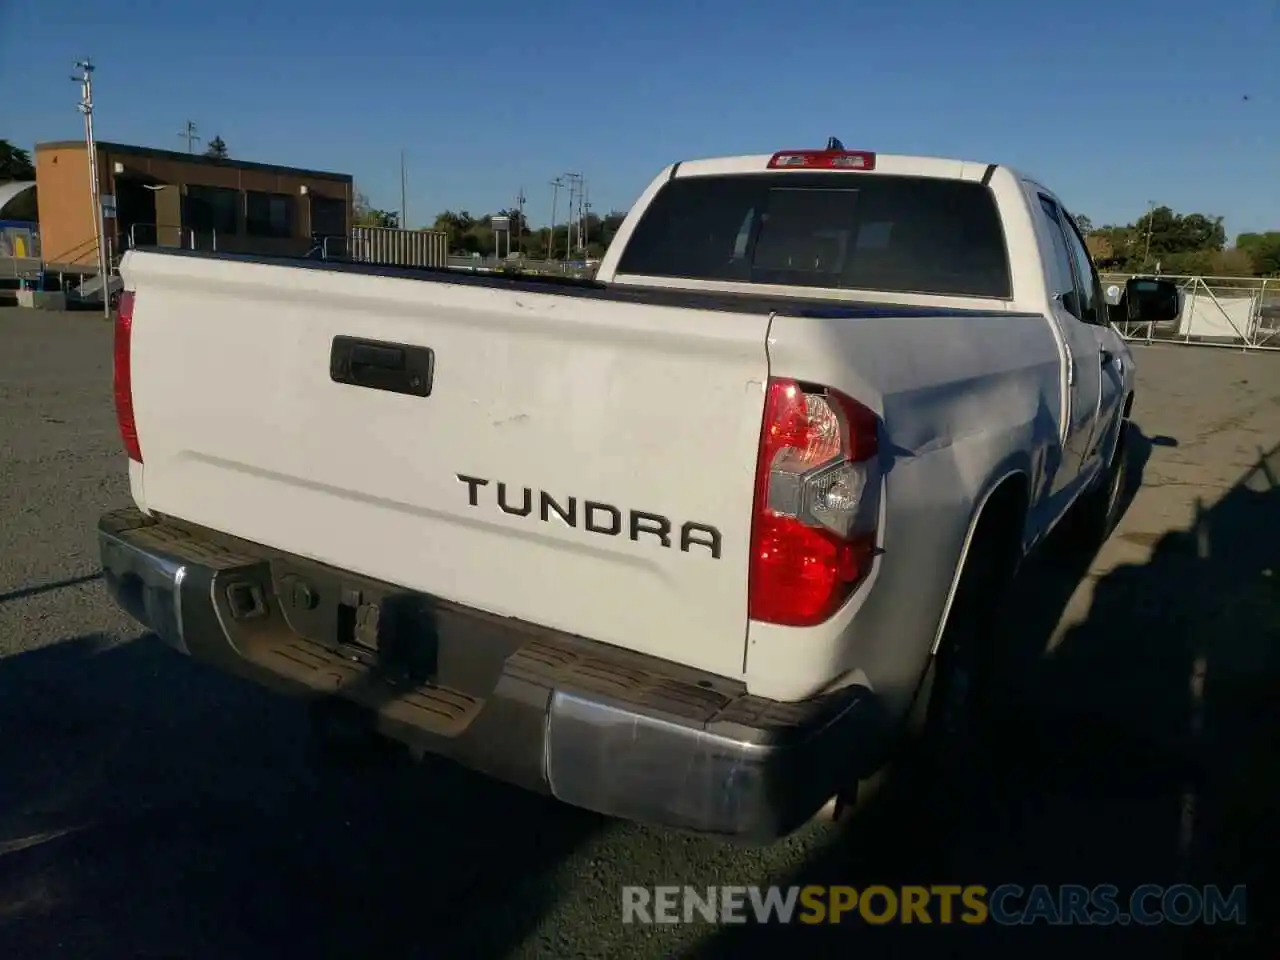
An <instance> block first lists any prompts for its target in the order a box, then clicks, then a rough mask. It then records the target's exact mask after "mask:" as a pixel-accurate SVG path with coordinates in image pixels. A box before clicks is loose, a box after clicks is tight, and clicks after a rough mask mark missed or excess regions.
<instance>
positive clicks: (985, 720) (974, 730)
mask: <svg viewBox="0 0 1280 960" xmlns="http://www.w3.org/2000/svg"><path fill="white" fill-rule="evenodd" d="M1005 519H1006V518H1004V517H1000V516H994V517H992V520H991V522H990V523H984V524H983V525H982V526H980V528H979V529H978V531H977V532H976V534H975V536H974V542H973V546H972V547H971V548H970V551H969V555H968V556H967V557H966V558H965V565H964V570H963V571H962V572H961V575H960V583H959V584H958V585H957V587H956V595H955V598H954V600H953V601H952V604H951V610H950V612H949V613H948V615H947V625H946V627H945V628H944V629H943V634H942V640H941V642H940V643H939V645H938V652H937V653H936V654H935V655H934V657H933V659H932V661H931V662H930V664H929V668H928V670H927V671H926V672H925V676H924V679H923V680H922V681H921V684H920V688H919V690H918V691H917V693H916V699H915V703H914V705H913V707H912V711H911V715H910V717H909V720H908V730H907V734H908V736H907V743H906V745H905V746H906V748H907V751H908V754H909V757H908V767H909V768H910V769H911V770H912V771H913V772H914V773H918V774H925V775H927V776H929V777H930V778H933V777H936V776H937V775H939V774H942V775H944V776H951V775H955V774H958V773H961V772H963V771H965V770H967V769H968V768H969V766H970V765H971V763H972V761H973V760H974V759H975V757H976V756H977V754H978V753H979V751H980V748H981V747H982V745H983V743H984V742H985V741H986V740H987V739H988V734H989V733H990V732H991V728H992V724H993V716H994V708H995V704H996V701H997V685H998V680H999V678H998V675H997V672H996V663H997V654H998V640H997V638H996V636H995V632H996V627H997V624H998V616H999V610H1000V606H1001V602H1002V601H1003V599H1004V596H1005V593H1006V591H1007V589H1008V587H1009V584H1010V583H1011V582H1012V580H1013V576H1014V574H1015V572H1016V570H1017V560H1018V549H1017V547H1018V541H1017V539H1016V537H1015V535H1014V533H1013V532H1012V531H1011V530H1010V529H1009V527H1008V526H1007V525H1005V523H1004V521H1005ZM1015 529H1016V528H1015Z"/></svg>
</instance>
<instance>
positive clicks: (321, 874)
mask: <svg viewBox="0 0 1280 960" xmlns="http://www.w3.org/2000/svg"><path fill="white" fill-rule="evenodd" d="M1137 358H1138V361H1139V365H1140V389H1139V394H1138V403H1137V407H1136V410H1135V422H1136V424H1137V426H1138V428H1139V432H1138V435H1137V443H1135V449H1134V453H1133V457H1132V466H1133V475H1132V480H1133V482H1134V484H1135V486H1136V491H1133V492H1131V496H1132V502H1131V503H1130V505H1129V508H1128V511H1127V513H1126V515H1125V518H1124V520H1123V521H1122V524H1121V527H1120V529H1119V530H1118V531H1117V533H1116V535H1115V536H1113V538H1112V539H1111V541H1109V543H1108V544H1107V545H1106V547H1104V549H1103V550H1102V552H1101V553H1100V554H1099V555H1098V556H1097V557H1095V558H1093V560H1092V561H1091V562H1089V563H1088V564H1086V565H1082V566H1081V567H1079V568H1077V569H1067V568H1064V567H1063V565H1062V564H1061V563H1060V562H1059V563H1056V564H1052V565H1051V564H1049V563H1048V562H1038V563H1034V564H1032V565H1031V566H1030V567H1029V569H1028V570H1027V571H1025V573H1024V575H1023V577H1022V578H1021V579H1020V581H1019V584H1018V589H1017V591H1016V596H1015V601H1014V604H1013V608H1012V609H1011V610H1009V611H1008V615H1007V617H1006V618H1005V619H1006V623H1007V626H1006V628H1005V631H1004V632H1005V633H1007V636H1003V638H1002V645H1003V649H1005V651H1006V653H1007V657H1006V660H1007V667H1008V678H1009V688H1010V691H1011V692H1010V697H1009V705H1008V707H1007V710H1008V714H1009V722H1008V724H1007V738H1006V739H1005V740H1004V742H1001V743H999V744H997V745H996V746H995V747H994V748H993V749H992V750H991V751H990V754H989V755H988V756H985V757H984V758H983V759H982V760H981V762H980V763H979V764H977V765H976V766H975V767H974V768H973V769H972V770H970V771H967V773H966V774H965V775H964V777H963V779H961V780H957V781H956V782H951V783H940V784H938V785H937V787H936V789H934V790H929V791H920V790H917V791H915V792H912V793H911V794H909V795H903V794H901V793H898V794H895V793H894V791H893V790H890V791H889V792H888V793H887V794H886V795H885V796H884V797H882V798H880V799H879V800H878V801H877V802H873V803H872V804H871V806H870V807H869V808H868V809H867V810H866V811H865V814H864V816H862V817H861V818H859V819H857V820H855V821H853V822H851V823H849V824H846V825H842V826H841V827H839V828H832V827H830V826H829V825H823V824H815V825H813V826H812V827H810V828H808V829H806V830H804V831H801V832H800V833H799V834H797V835H795V836H793V837H792V838H790V839H788V840H786V841H784V842H782V843H779V844H776V845H774V846H771V847H768V848H764V849H752V848H742V847H738V846H733V845H727V844H724V843H721V842H718V841H714V840H709V839H703V838H695V837H689V836H685V835H682V834H678V833H674V832H670V831H663V830H657V829H649V828H645V827H640V826H634V825H628V824H620V823H616V822H611V821H608V820H606V819H604V818H601V817H597V816H594V815H592V814H589V813H585V812H582V811H578V810H574V809H571V808H568V807H564V806H562V805H559V804H557V803H555V802H554V801H551V800H548V799H545V798H541V797H536V796H533V795H529V794H525V793H523V792H521V791H519V790H516V789H514V788H509V787H506V786H504V785H501V784H496V783H492V782H489V781H487V780H484V779H482V778H479V777H477V776H474V775H471V774H469V773H467V772H466V771H463V770H461V769H458V768H456V767H453V766H451V765H449V764H446V763H442V762H437V761H428V762H426V763H423V764H421V765H416V766H415V765H412V764H410V763H408V762H407V761H403V760H400V759H397V758H396V757H393V756H385V757H384V756H381V755H372V754H371V755H370V756H369V757H368V758H367V759H366V760H365V761H364V762H360V763H352V764H346V765H335V764H333V763H332V762H331V761H328V760H326V759H324V758H322V757H320V756H318V755H317V753H316V752H315V751H314V749H313V748H312V746H311V744H310V741H309V738H308V732H307V724H306V716H305V712H304V710H303V708H302V707H301V705H300V704H298V703H295V702H291V701H288V700H284V699H280V698H277V697H275V696H272V695H270V694H268V693H265V692H263V691H260V690H258V689H256V688H254V687H251V686H249V685H247V684H244V683H242V682H240V681H235V680H231V679H228V678H226V677H223V676H220V675H218V674H215V673H213V672H211V671H209V670H208V669H205V668H203V667H201V666H199V665H196V664H193V663H191V662H189V661H187V660H186V659H184V658H182V657H181V656H179V655H178V654H176V653H173V652H172V651H170V650H168V649H167V648H165V647H163V646H161V645H160V644H159V643H158V642H157V641H156V640H155V639H154V638H150V637H148V636H146V635H145V633H144V631H142V630H141V629H140V628H139V626H138V625H137V624H135V623H133V622H132V621H131V620H129V619H128V618H127V617H125V616H124V615H123V614H121V613H119V612H118V611H117V610H116V609H115V608H114V607H113V606H112V604H111V603H110V602H109V601H108V599H107V598H106V596H105V593H104V591H103V588H102V584H101V581H100V577H99V571H98V564H97V556H96V546H95V541H94V524H95V522H96V520H97V517H98V515H99V514H100V513H102V512H103V511H106V510H108V509H111V508H113V507H117V506H122V505H124V504H126V503H127V502H128V487H127V482H126V473H125V459H124V456H123V454H122V453H121V452H120V446H119V440H118V437H117V434H116V426H115V417H114V411H113V407H112V400H111V330H110V326H109V325H108V324H106V323H105V322H103V321H102V320H101V318H99V317H97V316H95V315H93V314H86V313H78V314H36V313H30V312H25V311H19V310H17V309H12V308H5V309H0V409H2V410H3V416H2V417H0V956H2V957H4V958H6V960H10V958H12V960H24V958H32V960H37V958H39V960H45V958H53V957H74V958H77V960H96V958H117V957H120V958H123V957H149V958H150V957H169V958H178V957H181V958H205V957H209V958H215V957H216V958H236V960H256V958H283V957H308V958H313V957H329V956H332V957H360V958H374V957H378V958H381V957H388V958H392V957H394V958H400V957H414V958H419V957H421V958H435V957H473V958H481V957H555V958H571V957H591V958H627V957H675V956H690V957H693V956H698V957H735V958H736V957H746V956H776V955H783V956H787V955H792V956H798V957H799V956H804V957H807V956H826V955H831V956H842V957H849V956H866V957H873V958H878V957H888V956H912V957H916V956H926V955H927V956H950V957H957V956H969V955H973V956H978V955H981V956H991V955H992V953H993V951H994V952H996V953H1003V951H1002V950H1000V949H999V948H1002V947H1008V948H1009V953H1010V955H1014V954H1015V953H1016V955H1018V956H1022V955H1024V953H1025V952H1026V950H1028V949H1034V950H1035V951H1036V952H1037V953H1038V954H1040V955H1041V956H1045V955H1048V956H1058V955H1061V956H1067V955H1070V956H1073V957H1074V956H1079V955H1080V953H1081V952H1082V951H1085V950H1088V951H1090V952H1091V953H1093V954H1094V955H1095V956H1111V955H1120V954H1123V955H1125V956H1131V955H1132V954H1133V952H1134V950H1136V949H1143V950H1151V951H1152V955H1156V956H1161V957H1180V956H1187V957H1191V956H1208V955H1214V956H1246V955H1247V956H1255V955H1256V956H1264V955H1267V956H1271V955H1274V946H1275V943H1276V938H1277V936H1278V933H1277V926H1276V919H1275V918H1276V915H1277V913H1280V910H1277V906H1278V902H1277V899H1276V890H1277V887H1276V867H1275V863H1276V862H1277V860H1280V844H1278V843H1277V835H1278V834H1280V831H1277V830H1276V829H1275V824H1274V817H1273V814H1272V810H1273V809H1274V805H1275V802H1276V790H1277V786H1278V785H1280V698H1277V697H1276V695H1275V692H1276V690H1280V454H1277V453H1276V450H1277V447H1278V445H1280V355H1243V354H1240V353H1238V352H1233V351H1228V350H1211V349H1198V348H1182V347H1176V346H1157V347H1150V348H1141V349H1139V350H1138V352H1137ZM228 375H229V376H231V375H232V373H231V372H229V374H228ZM211 402H213V400H212V399H211ZM1007 882H1018V883H1024V884H1027V885H1030V884H1032V883H1047V884H1056V883H1064V882H1071V883H1084V884H1095V883H1115V884H1118V885H1121V886H1124V885H1129V884H1136V883H1147V882H1150V883H1161V884H1173V883H1178V882H1192V883H1206V882H1218V883H1221V884H1225V885H1227V886H1232V885H1235V884H1241V883H1243V884H1247V885H1248V890H1249V917H1248V919H1249V922H1248V924H1247V925H1245V926H1244V927H1236V926H1234V925H1226V926H1224V925H1218V926H1216V927H1212V928H1200V927H1195V928H1178V927H1172V926H1164V927H1161V928H1157V929H1144V930H1135V929H1134V928H1133V927H1131V926H1130V927H1120V926H1115V927H1108V928H1097V927H1094V928H1082V927H1072V928H1057V929H1052V928H1047V927H1043V926H1041V927H1036V928H1033V929H1028V930H1011V929H1008V928H996V927H994V926H992V925H987V926H983V927H974V928H968V927H964V926H962V925H951V926H939V925H934V926H931V927H923V926H920V925H916V926H902V925H891V926H888V927H873V926H870V925H867V924H858V923H852V922H848V923H844V924H841V925H839V926H827V927H823V928H816V929H799V928H796V927H788V928H780V927H769V928H758V927H753V926H747V927H725V928H713V927H711V926H709V925H707V924H701V923H695V924H689V925H685V924H678V925H662V926H640V925H624V924H623V923H621V921H620V916H621V909H620V905H621V896H622V895H621V890H622V887H623V886H624V885H628V884H639V885H657V884H678V885H684V884H691V885H695V886H697V885H702V886H705V885H707V884H744V885H745V884H768V883H788V884H789V883H800V884H807V883H829V884H852V885H856V886H865V885H867V884H888V885H895V884H924V885H930V884H942V883H958V884H967V883H983V884H988V885H996V884H999V883H1007Z"/></svg>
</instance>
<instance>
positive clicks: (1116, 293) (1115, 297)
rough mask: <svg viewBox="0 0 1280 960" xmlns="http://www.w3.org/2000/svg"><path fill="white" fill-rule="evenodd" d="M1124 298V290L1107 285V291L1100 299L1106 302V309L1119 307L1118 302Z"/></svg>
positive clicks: (1113, 285)
mask: <svg viewBox="0 0 1280 960" xmlns="http://www.w3.org/2000/svg"><path fill="white" fill-rule="evenodd" d="M1123 297H1124V288H1123V287H1118V286H1116V285H1115V284H1114V283H1112V284H1109V285H1108V286H1107V289H1106V290H1104V291H1103V292H1102V299H1103V300H1104V301H1106V304H1107V306H1108V307H1118V306H1120V300H1121V299H1122V298H1123Z"/></svg>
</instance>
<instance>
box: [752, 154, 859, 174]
mask: <svg viewBox="0 0 1280 960" xmlns="http://www.w3.org/2000/svg"><path fill="white" fill-rule="evenodd" d="M875 168H876V155H875V154H874V153H871V152H870V151H868V150H780V151H779V152H777V153H775V154H774V155H773V156H772V157H771V158H770V159H769V169H770V170H874V169H875Z"/></svg>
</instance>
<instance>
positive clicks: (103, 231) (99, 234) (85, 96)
mask: <svg viewBox="0 0 1280 960" xmlns="http://www.w3.org/2000/svg"><path fill="white" fill-rule="evenodd" d="M76 68H77V69H78V70H79V71H80V75H79V76H73V77H72V78H71V79H72V81H73V82H75V83H78V84H80V103H79V105H78V109H79V111H80V112H81V113H82V114H84V146H85V151H86V152H87V153H88V155H89V202H90V203H92V204H93V237H94V240H95V241H96V242H97V244H98V278H99V280H100V281H101V285H102V315H103V317H105V318H106V319H108V320H110V319H111V290H110V284H111V274H110V270H109V268H108V264H107V243H106V238H107V225H106V223H105V222H104V220H103V216H102V193H101V189H100V184H99V182H98V145H97V142H96V141H95V140H94V139H93V61H92V60H90V59H89V58H88V57H85V58H84V59H83V60H77V61H76Z"/></svg>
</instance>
